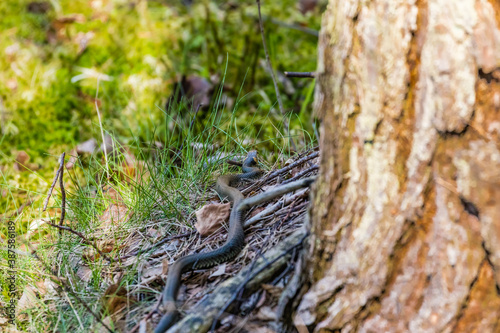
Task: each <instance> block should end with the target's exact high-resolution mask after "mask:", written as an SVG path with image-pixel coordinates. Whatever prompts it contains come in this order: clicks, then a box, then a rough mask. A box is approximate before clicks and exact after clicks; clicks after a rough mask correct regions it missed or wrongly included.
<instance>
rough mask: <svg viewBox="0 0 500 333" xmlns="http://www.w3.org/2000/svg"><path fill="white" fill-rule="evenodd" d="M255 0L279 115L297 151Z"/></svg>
mask: <svg viewBox="0 0 500 333" xmlns="http://www.w3.org/2000/svg"><path fill="white" fill-rule="evenodd" d="M256 1H257V8H258V9H259V26H260V34H261V36H262V45H263V46H264V53H265V55H266V61H267V65H268V67H269V71H270V72H271V78H272V79H273V83H274V91H275V92H276V98H277V99H278V105H279V107H280V111H281V115H282V116H283V128H284V129H285V132H286V133H287V135H288V139H289V140H290V145H291V146H292V149H293V150H294V151H297V147H296V146H295V142H294V141H293V138H292V137H291V136H290V127H289V124H288V119H287V118H286V113H285V108H284V107H283V101H282V100H281V95H280V90H279V88H278V81H277V80H276V75H275V74H274V70H273V66H272V64H271V58H270V57H269V52H268V50H267V45H266V37H265V35H264V24H263V23H262V14H261V12H260V0H256Z"/></svg>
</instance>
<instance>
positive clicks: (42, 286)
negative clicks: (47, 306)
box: [35, 280, 47, 297]
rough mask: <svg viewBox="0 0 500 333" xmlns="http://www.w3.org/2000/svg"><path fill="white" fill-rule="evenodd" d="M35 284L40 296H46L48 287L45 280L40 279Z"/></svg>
mask: <svg viewBox="0 0 500 333" xmlns="http://www.w3.org/2000/svg"><path fill="white" fill-rule="evenodd" d="M35 285H36V291H37V292H38V294H39V295H40V297H41V296H44V295H45V294H46V293H47V287H46V285H45V281H44V280H40V281H37V282H35Z"/></svg>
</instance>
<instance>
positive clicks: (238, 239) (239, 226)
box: [155, 151, 262, 333]
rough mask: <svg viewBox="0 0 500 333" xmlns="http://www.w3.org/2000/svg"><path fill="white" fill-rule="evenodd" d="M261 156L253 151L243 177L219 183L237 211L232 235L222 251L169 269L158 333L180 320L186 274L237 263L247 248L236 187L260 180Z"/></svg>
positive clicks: (221, 179) (230, 177) (195, 256)
mask: <svg viewBox="0 0 500 333" xmlns="http://www.w3.org/2000/svg"><path fill="white" fill-rule="evenodd" d="M256 156H257V152H255V151H251V152H249V153H248V156H247V157H246V159H245V161H244V162H243V167H242V170H243V173H242V174H237V175H224V176H221V177H219V178H218V179H217V184H216V188H215V189H216V191H217V193H218V194H219V195H220V196H221V197H222V198H224V197H228V198H229V200H231V201H232V202H233V209H232V211H231V215H230V216H229V232H228V235H227V241H226V243H225V244H224V245H223V246H221V247H220V248H218V249H216V250H214V251H210V252H203V253H196V254H191V255H188V256H185V257H182V258H180V259H179V260H177V261H176V262H175V263H174V264H173V265H172V267H171V268H170V269H169V272H168V277H167V283H166V285H165V289H164V290H163V306H164V308H165V310H166V313H165V315H164V316H163V317H162V318H161V320H160V322H159V323H158V326H156V328H155V333H163V332H165V331H166V330H167V329H168V328H169V327H170V326H172V325H173V324H174V323H175V321H176V320H177V316H178V311H177V306H176V304H175V301H176V299H177V292H178V290H179V286H180V283H181V275H182V273H184V272H186V271H189V270H194V269H206V268H211V267H214V266H216V265H218V264H220V263H223V262H226V261H229V260H231V259H234V258H235V257H236V256H237V255H238V253H240V251H241V250H242V249H243V247H244V246H245V233H244V230H243V213H244V212H242V211H240V210H239V209H237V208H238V205H239V204H240V202H241V200H243V198H244V197H243V194H242V193H241V192H240V191H239V190H238V189H237V188H234V187H231V185H232V184H234V183H236V182H238V181H239V180H241V179H252V178H256V177H258V176H260V174H261V173H262V170H260V169H259V168H257V167H254V165H256V163H257V160H256Z"/></svg>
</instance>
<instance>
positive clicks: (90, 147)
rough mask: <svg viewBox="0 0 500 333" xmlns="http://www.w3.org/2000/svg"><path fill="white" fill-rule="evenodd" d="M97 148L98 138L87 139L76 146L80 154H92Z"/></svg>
mask: <svg viewBox="0 0 500 333" xmlns="http://www.w3.org/2000/svg"><path fill="white" fill-rule="evenodd" d="M96 148H97V141H96V139H94V138H92V139H89V140H87V141H84V142H82V143H80V144H78V145H77V146H76V152H77V153H78V154H85V153H87V154H92V153H93V152H94V151H95V150H96Z"/></svg>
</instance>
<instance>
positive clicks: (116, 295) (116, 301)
mask: <svg viewBox="0 0 500 333" xmlns="http://www.w3.org/2000/svg"><path fill="white" fill-rule="evenodd" d="M130 301H133V300H132V299H129V297H128V292H127V289H125V287H124V286H123V285H120V284H118V283H114V284H112V285H110V286H109V287H108V288H107V289H106V291H105V292H104V295H103V296H102V297H101V304H102V305H103V308H104V310H105V311H106V313H107V314H110V315H111V314H115V313H117V312H120V311H121V310H123V309H124V308H125V307H127V304H129V302H130Z"/></svg>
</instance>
